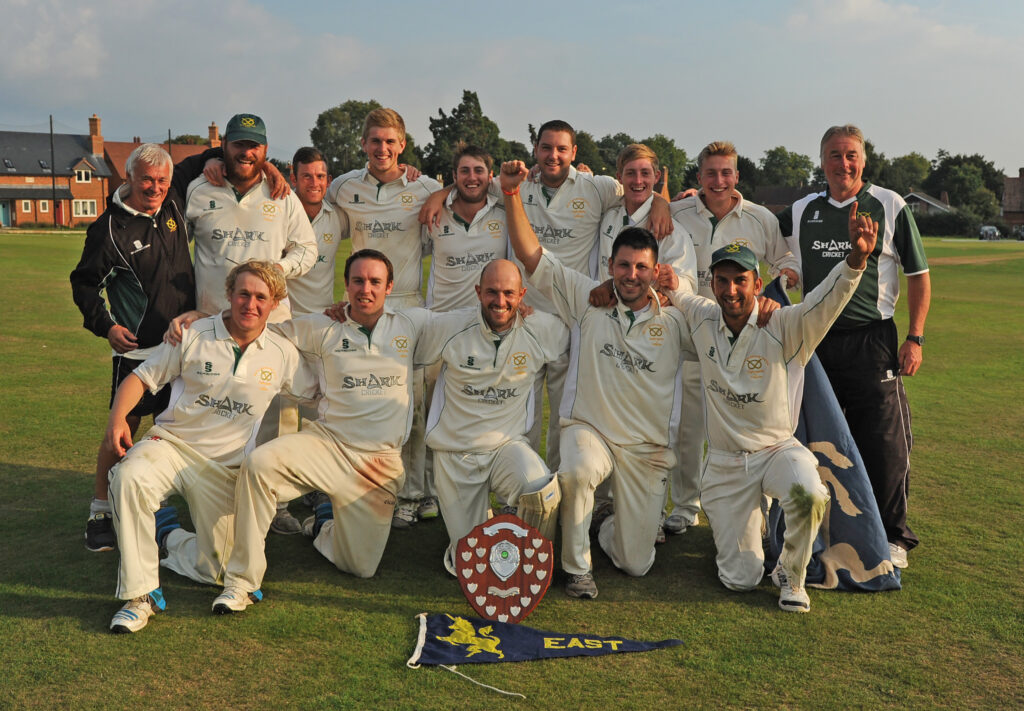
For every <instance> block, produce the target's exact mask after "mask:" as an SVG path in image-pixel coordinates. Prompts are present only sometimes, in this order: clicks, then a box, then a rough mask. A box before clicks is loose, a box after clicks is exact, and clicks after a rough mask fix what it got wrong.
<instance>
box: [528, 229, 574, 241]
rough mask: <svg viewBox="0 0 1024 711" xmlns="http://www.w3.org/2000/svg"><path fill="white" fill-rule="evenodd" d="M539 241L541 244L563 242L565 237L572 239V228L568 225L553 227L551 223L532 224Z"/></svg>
mask: <svg viewBox="0 0 1024 711" xmlns="http://www.w3.org/2000/svg"><path fill="white" fill-rule="evenodd" d="M530 227H532V228H533V232H534V234H536V235H537V241H538V242H540V243H541V244H561V243H562V240H564V239H572V238H573V234H572V229H570V228H566V227H552V226H551V225H534V224H531V225H530Z"/></svg>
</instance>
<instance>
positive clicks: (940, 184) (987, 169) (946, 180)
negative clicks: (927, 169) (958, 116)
mask: <svg viewBox="0 0 1024 711" xmlns="http://www.w3.org/2000/svg"><path fill="white" fill-rule="evenodd" d="M968 165H970V166H974V167H976V168H977V169H978V173H980V176H981V182H982V185H983V186H984V187H985V188H987V189H988V190H990V191H991V192H992V194H993V195H995V197H996V200H999V199H1001V198H1002V196H1003V178H1004V176H1003V171H1001V170H999V169H998V168H996V166H995V164H994V163H993V162H992V161H988V160H985V158H984V157H983V156H981V155H978V154H977V153H975V154H974V155H970V156H968V155H962V154H957V155H951V154H949V153H947V152H946V151H944V150H940V151H939V152H938V155H937V156H936V157H935V160H934V161H932V171H931V173H929V175H928V178H927V179H926V180H925V183H924V188H925V190H927V191H928V192H929V193H931V194H932V195H939V194H941V193H942V191H943V190H946V191H947V192H949V200H950V202H951V203H953V204H954V205H957V204H960V203H962V202H964V201H966V200H967V196H966V194H963V193H962V192H961V191H962V190H965V189H966V187H965V185H966V184H965V182H964V179H963V178H964V174H963V173H961V174H960V176H959V178H958V179H957V180H956V181H955V182H954V181H953V180H952V179H951V178H952V176H951V174H952V173H953V170H954V168H956V167H957V166H968ZM971 190H973V186H972V187H971Z"/></svg>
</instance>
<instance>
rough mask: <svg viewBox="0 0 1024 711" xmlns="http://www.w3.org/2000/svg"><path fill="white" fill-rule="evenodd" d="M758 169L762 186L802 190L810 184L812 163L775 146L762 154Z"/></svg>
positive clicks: (801, 155)
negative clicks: (759, 169) (778, 186)
mask: <svg viewBox="0 0 1024 711" xmlns="http://www.w3.org/2000/svg"><path fill="white" fill-rule="evenodd" d="M760 168H761V184H762V185H785V186H788V187H791V188H803V187H806V186H807V185H809V184H810V179H811V173H812V171H813V170H814V162H813V161H812V160H811V159H810V158H809V157H807V156H805V155H804V154H803V153H795V152H792V151H788V150H786V148H785V147H784V146H776V147H775V148H770V149H768V150H767V151H765V152H764V157H763V158H762V159H761V166H760ZM741 175H742V173H741Z"/></svg>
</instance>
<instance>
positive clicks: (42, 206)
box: [39, 200, 50, 212]
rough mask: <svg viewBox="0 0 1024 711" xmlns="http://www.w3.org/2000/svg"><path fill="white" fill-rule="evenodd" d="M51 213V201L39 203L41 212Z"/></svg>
mask: <svg viewBox="0 0 1024 711" xmlns="http://www.w3.org/2000/svg"><path fill="white" fill-rule="evenodd" d="M49 211H50V201H49V200H40V201H39V212H49Z"/></svg>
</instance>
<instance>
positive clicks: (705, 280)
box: [671, 191, 801, 299]
mask: <svg viewBox="0 0 1024 711" xmlns="http://www.w3.org/2000/svg"><path fill="white" fill-rule="evenodd" d="M733 194H734V195H735V196H736V197H737V198H738V201H737V203H736V204H735V205H734V206H733V208H732V210H730V211H729V212H728V213H726V215H725V217H723V218H722V219H721V220H716V219H715V215H714V213H712V212H711V210H709V209H708V207H707V205H705V204H704V201H703V200H701V199H700V195H691V196H690V197H688V198H684V199H682V200H679V201H678V202H673V203H671V211H672V218H673V219H674V220H676V221H677V222H679V224H681V225H682V226H683V228H684V229H685V230H686V231H687V232H689V233H690V238H691V239H692V240H693V246H694V249H695V250H696V252H697V255H696V256H697V293H698V294H700V295H701V296H706V297H707V298H709V299H713V298H714V293H713V292H712V291H711V271H710V269H709V267H710V265H711V255H712V254H713V253H714V252H715V250H717V249H719V248H721V247H725V246H728V245H730V244H734V243H735V244H740V245H743V246H744V247H747V248H749V249H750V251H752V252H753V253H754V255H755V256H756V257H757V258H758V259H760V260H762V261H765V262H767V263H768V265H769V266H770V267H771V269H772V275H773V276H774V275H776V274H778V273H779V270H781V269H785V268H789V269H792V270H793V271H795V272H796V273H797V274H800V273H801V272H800V257H799V250H791V249H790V244H789V242H787V241H786V239H785V238H783V236H782V232H781V231H780V230H779V221H778V219H777V218H776V217H775V215H773V214H772V213H771V211H770V210H769V209H768V208H766V207H762V206H761V205H758V204H756V203H752V202H747V201H746V200H744V199H743V196H742V195H740V193H739V192H738V191H734V193H733Z"/></svg>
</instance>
